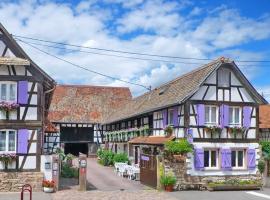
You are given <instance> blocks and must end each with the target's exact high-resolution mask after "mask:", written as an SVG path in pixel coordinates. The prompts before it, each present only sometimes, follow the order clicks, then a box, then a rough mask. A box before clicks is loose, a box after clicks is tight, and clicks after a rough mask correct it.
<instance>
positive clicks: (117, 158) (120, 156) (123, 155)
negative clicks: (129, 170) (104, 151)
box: [113, 153, 128, 163]
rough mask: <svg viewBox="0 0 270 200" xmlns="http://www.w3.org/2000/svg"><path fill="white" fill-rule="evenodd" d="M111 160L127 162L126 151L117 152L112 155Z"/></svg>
mask: <svg viewBox="0 0 270 200" xmlns="http://www.w3.org/2000/svg"><path fill="white" fill-rule="evenodd" d="M113 162H114V163H116V162H126V163H127V162H128V156H127V154H126V153H118V154H115V155H114V158H113Z"/></svg>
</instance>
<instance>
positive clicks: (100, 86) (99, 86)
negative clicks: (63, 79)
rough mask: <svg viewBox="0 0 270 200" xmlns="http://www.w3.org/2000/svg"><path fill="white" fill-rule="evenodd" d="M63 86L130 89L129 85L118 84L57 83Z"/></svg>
mask: <svg viewBox="0 0 270 200" xmlns="http://www.w3.org/2000/svg"><path fill="white" fill-rule="evenodd" d="M57 86H61V87H97V88H117V89H129V87H120V86H119V87H118V86H103V85H76V84H57V85H56V87H57Z"/></svg>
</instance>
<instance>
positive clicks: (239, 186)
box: [207, 185, 261, 191]
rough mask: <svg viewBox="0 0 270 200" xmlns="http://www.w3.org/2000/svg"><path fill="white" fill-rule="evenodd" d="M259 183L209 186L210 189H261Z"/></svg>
mask: <svg viewBox="0 0 270 200" xmlns="http://www.w3.org/2000/svg"><path fill="white" fill-rule="evenodd" d="M260 189H261V187H260V186H259V185H217V186H207V190H209V191H229V190H260Z"/></svg>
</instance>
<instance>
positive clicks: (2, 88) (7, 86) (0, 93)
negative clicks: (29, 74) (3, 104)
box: [0, 82, 17, 102]
mask: <svg viewBox="0 0 270 200" xmlns="http://www.w3.org/2000/svg"><path fill="white" fill-rule="evenodd" d="M0 101H8V102H16V101H17V83H15V82H1V83H0Z"/></svg>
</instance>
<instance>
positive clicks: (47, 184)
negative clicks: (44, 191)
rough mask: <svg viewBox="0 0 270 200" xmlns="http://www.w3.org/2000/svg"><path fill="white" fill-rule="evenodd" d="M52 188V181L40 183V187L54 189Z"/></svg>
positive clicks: (53, 184)
mask: <svg viewBox="0 0 270 200" xmlns="http://www.w3.org/2000/svg"><path fill="white" fill-rule="evenodd" d="M54 186H55V183H54V181H49V180H43V181H42V187H47V188H54Z"/></svg>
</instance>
